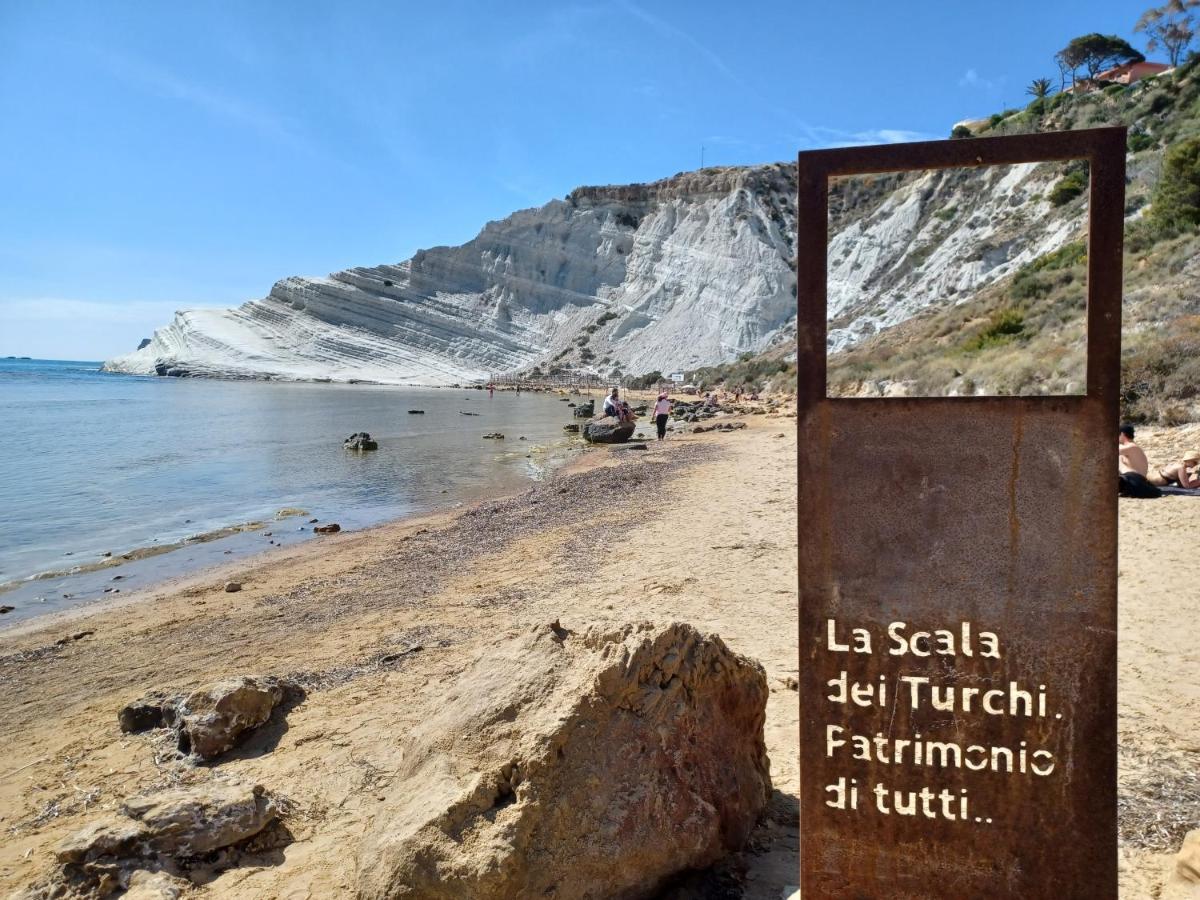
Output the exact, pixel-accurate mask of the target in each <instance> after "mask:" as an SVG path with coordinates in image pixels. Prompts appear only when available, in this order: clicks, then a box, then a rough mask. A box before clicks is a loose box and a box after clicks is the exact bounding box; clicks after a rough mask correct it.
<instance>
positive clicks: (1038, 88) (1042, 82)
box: [1025, 78, 1054, 100]
mask: <svg viewBox="0 0 1200 900" xmlns="http://www.w3.org/2000/svg"><path fill="white" fill-rule="evenodd" d="M1052 90H1054V85H1053V84H1052V83H1051V81H1050V79H1049V78H1035V79H1033V81H1031V82H1029V87H1027V88H1025V93H1027V94H1029V95H1030V96H1031V97H1036V98H1037V99H1038V100H1043V99H1045V98H1046V97H1048V96H1050V92H1051V91H1052Z"/></svg>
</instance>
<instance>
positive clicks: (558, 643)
mask: <svg viewBox="0 0 1200 900" xmlns="http://www.w3.org/2000/svg"><path fill="white" fill-rule="evenodd" d="M766 701H767V683H766V677H765V675H764V673H763V670H762V667H761V666H759V665H758V664H757V663H756V662H753V661H751V660H749V659H746V658H745V657H741V656H738V655H737V654H735V653H732V652H731V651H730V650H729V649H728V648H727V647H726V646H725V645H724V643H723V642H722V641H721V639H720V638H718V637H716V636H713V635H709V636H705V635H702V634H700V633H699V632H697V631H696V630H695V629H694V628H692V627H691V626H689V625H683V624H674V625H668V626H660V625H650V624H640V625H629V626H625V627H623V628H621V629H618V630H615V631H609V632H604V631H599V630H593V631H589V632H587V633H585V634H578V635H577V634H572V633H570V632H568V631H567V630H566V629H563V628H561V627H560V626H559V625H558V623H554V624H553V625H546V626H540V627H538V628H535V629H533V630H532V631H530V632H527V633H525V634H523V635H520V636H518V637H517V638H515V639H512V640H510V641H507V642H504V643H501V644H499V645H498V646H497V647H495V648H494V649H492V650H491V651H489V652H488V654H487V655H486V656H485V657H484V658H483V659H481V660H480V661H479V662H478V663H477V664H476V665H475V666H474V667H473V668H471V669H469V670H468V671H467V672H466V673H465V674H464V675H463V676H462V677H461V678H460V680H459V681H458V682H457V684H456V685H455V686H454V687H453V688H452V689H451V692H450V694H449V695H448V696H447V698H446V702H445V703H444V705H443V708H442V711H441V712H440V713H438V714H437V715H435V716H434V717H433V718H431V719H429V720H428V721H426V722H425V723H424V724H423V725H421V726H420V727H419V728H418V730H417V731H416V733H415V734H414V735H412V737H411V743H410V745H409V747H408V748H406V753H405V757H404V758H405V764H404V768H403V770H402V771H401V772H400V774H399V776H398V778H397V780H396V781H395V782H394V783H393V784H392V786H391V787H390V788H389V791H388V794H389V797H388V800H387V801H386V802H385V804H384V806H385V809H384V810H383V811H381V812H380V813H379V814H378V815H376V817H375V820H374V826H373V832H372V833H371V834H370V835H369V836H368V838H367V840H366V842H365V844H364V846H363V847H362V849H361V850H360V853H359V882H358V889H357V890H358V896H359V897H360V898H363V900H384V898H388V900H390V898H401V897H403V898H413V900H415V898H430V900H433V898H436V900H443V898H444V900H450V898H459V897H472V898H475V900H500V898H511V897H544V896H553V897H555V898H557V900H573V898H579V900H582V898H590V897H596V898H598V897H621V898H641V897H651V896H654V894H655V892H656V891H657V890H659V889H660V888H661V886H662V885H663V883H664V882H665V881H666V880H667V879H669V878H670V877H671V876H673V875H675V874H677V873H679V872H683V871H685V870H689V869H695V868H701V867H705V866H709V865H711V864H713V863H715V862H716V861H717V860H719V859H721V858H722V857H723V856H725V855H726V854H728V853H730V852H732V851H735V850H737V849H738V848H740V847H741V846H742V844H743V843H744V841H745V840H746V838H747V837H748V835H749V834H750V831H751V829H752V828H753V826H754V824H755V822H756V821H757V819H758V817H759V815H760V813H761V812H762V810H763V809H764V807H765V806H766V803H767V799H768V797H769V794H770V789H771V782H770V776H769V774H768V772H769V763H768V760H767V755H766V747H765V743H764V739H763V723H764V721H765V716H766Z"/></svg>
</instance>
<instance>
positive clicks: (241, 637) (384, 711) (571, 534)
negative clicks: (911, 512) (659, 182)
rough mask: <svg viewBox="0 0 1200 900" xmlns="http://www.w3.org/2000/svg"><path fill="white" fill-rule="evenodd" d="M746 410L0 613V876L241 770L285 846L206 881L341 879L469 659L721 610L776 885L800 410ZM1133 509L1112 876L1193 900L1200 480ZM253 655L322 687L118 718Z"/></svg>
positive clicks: (763, 859) (756, 852) (787, 804)
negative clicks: (78, 835)
mask: <svg viewBox="0 0 1200 900" xmlns="http://www.w3.org/2000/svg"><path fill="white" fill-rule="evenodd" d="M745 422H746V424H747V427H746V428H745V429H744V430H741V431H735V432H731V433H705V434H696V435H690V434H689V435H683V436H674V437H672V438H671V439H670V440H668V441H667V442H665V443H663V444H660V445H656V444H654V443H653V442H651V444H650V448H649V450H647V451H645V452H637V451H625V450H623V451H612V450H605V449H601V450H596V451H595V452H592V453H588V454H585V455H584V456H583V457H582V458H581V459H580V460H578V461H576V462H575V463H574V464H572V465H571V466H570V467H569V468H568V469H567V470H565V471H563V472H561V473H559V474H558V475H556V476H555V477H553V478H552V479H550V480H549V481H547V482H545V483H543V484H540V485H537V486H535V487H534V488H532V489H530V490H529V491H527V492H525V493H523V494H521V495H519V496H517V497H513V498H509V499H504V500H492V501H487V502H484V503H482V504H478V505H476V506H474V507H472V508H470V509H468V510H467V511H465V512H456V513H453V514H451V513H447V514H441V515H433V516H427V517H424V518H421V519H417V520H410V521H404V522H399V523H395V524H392V525H387V526H382V527H379V528H375V529H371V530H368V531H364V532H359V533H351V534H342V535H335V536H331V537H329V538H324V539H322V540H321V541H319V542H314V543H309V544H305V545H302V546H297V547H290V548H286V549H283V550H280V551H276V552H273V553H270V554H266V555H264V556H262V557H259V558H258V559H257V560H256V561H255V562H253V563H252V564H250V565H246V564H245V563H243V564H241V565H240V566H239V567H237V568H236V569H224V570H220V571H209V572H206V573H203V574H202V575H199V576H194V577H191V578H189V579H188V580H186V581H181V582H178V583H175V584H172V585H166V586H161V587H160V588H159V589H158V590H153V591H149V592H146V593H145V594H142V595H140V596H138V597H128V598H125V599H123V600H122V601H121V602H120V603H112V604H108V605H105V606H98V607H92V608H87V609H84V610H80V611H77V612H74V613H71V614H67V615H60V616H58V617H55V618H47V619H43V620H35V621H33V622H29V623H24V624H21V625H19V626H17V627H13V628H9V629H7V630H5V631H3V632H0V679H2V683H3V685H4V687H5V690H4V691H3V692H0V746H4V747H5V748H6V750H7V752H6V753H5V754H4V760H3V766H2V767H0V828H2V829H3V833H4V840H3V841H2V842H0V887H3V888H4V889H5V891H6V892H7V891H11V890H16V889H20V888H23V887H25V886H27V885H30V884H33V883H35V882H37V881H38V880H39V879H41V878H42V877H44V876H45V875H46V874H47V873H48V872H49V871H50V870H51V868H52V867H53V857H52V850H53V847H54V846H55V844H56V843H57V842H58V841H60V840H61V839H62V838H64V837H65V836H67V835H69V834H71V833H73V832H74V831H76V830H78V829H79V828H80V827H82V826H83V825H84V824H86V823H87V822H89V821H90V820H91V819H92V818H94V817H95V816H96V814H97V813H99V812H100V811H103V810H108V809H113V808H115V807H116V806H117V804H118V803H119V802H120V801H121V800H123V799H124V798H126V797H129V796H131V795H134V794H137V793H140V792H144V791H149V790H152V789H155V788H160V787H164V786H168V785H177V784H192V783H200V782H204V781H207V780H211V779H214V778H223V777H228V776H230V775H235V776H240V777H243V778H245V779H246V780H248V781H252V782H257V783H259V784H262V785H264V786H266V787H268V788H269V789H270V790H271V791H272V792H273V793H275V794H277V795H279V796H281V797H283V798H286V809H287V812H286V815H285V818H284V821H285V825H286V829H287V831H288V833H289V834H290V836H291V843H289V844H287V845H286V846H284V847H282V848H277V849H273V850H270V851H265V852H264V853H263V854H261V856H260V857H259V858H256V859H251V860H247V861H246V862H245V864H243V865H241V866H239V867H237V868H233V869H230V870H228V871H225V872H223V873H221V874H220V875H219V876H217V877H215V879H214V880H212V881H211V882H210V883H207V884H201V885H200V886H199V887H198V888H197V889H196V891H195V893H194V894H190V896H202V897H230V898H234V897H238V898H260V897H288V898H306V897H311V898H323V897H336V896H345V895H347V894H348V893H349V892H350V891H351V890H352V887H353V885H354V879H355V853H356V849H357V847H358V846H359V844H360V841H361V839H362V836H363V834H364V832H365V831H366V830H367V829H368V828H369V827H370V825H371V823H372V820H373V817H374V816H375V815H376V814H377V812H378V805H377V799H379V796H378V795H379V794H380V793H381V790H382V788H383V787H384V786H385V785H387V784H388V783H389V779H390V777H391V773H392V772H393V771H394V770H395V769H396V768H397V764H398V762H399V759H400V757H401V755H402V753H403V749H402V748H403V741H404V735H405V733H406V730H407V729H408V728H409V726H411V725H412V724H414V723H416V722H418V721H421V720H422V719H423V718H425V717H427V716H428V715H429V714H430V712H431V710H434V709H436V708H437V706H438V704H439V703H440V702H441V701H442V698H443V697H444V696H445V693H446V689H447V686H448V685H449V684H450V683H451V682H452V680H453V679H454V678H455V676H456V675H457V674H459V673H461V672H462V671H463V670H464V669H465V668H466V667H467V666H469V665H470V664H471V663H472V662H473V661H474V660H476V659H477V658H478V657H479V656H480V654H482V653H483V652H484V651H485V650H486V648H487V647H488V646H489V645H491V644H492V643H493V642H495V641H496V640H497V638H499V637H500V636H503V635H507V634H510V633H513V632H516V631H518V630H521V629H524V628H527V627H529V626H531V625H534V624H540V623H547V622H553V621H555V620H558V621H560V622H561V623H562V624H563V625H564V626H565V627H567V628H570V629H576V628H584V627H587V626H589V625H592V624H612V623H621V622H628V621H634V620H642V619H649V620H655V621H662V622H668V621H684V622H689V623H691V624H693V625H695V626H696V627H697V628H699V629H700V630H702V631H706V632H715V633H718V634H720V635H721V637H722V638H723V639H724V640H725V641H726V643H727V644H728V645H729V646H730V647H731V648H732V649H733V650H735V651H737V652H738V653H742V654H745V655H747V656H750V657H753V658H755V659H757V660H759V661H760V662H761V663H762V665H763V667H764V668H765V670H766V674H767V678H768V681H769V684H770V689H771V694H770V700H769V703H768V709H767V726H766V740H767V748H768V751H769V754H770V758H771V777H772V781H773V783H774V787H775V793H774V797H773V800H772V802H771V804H770V805H769V807H768V812H767V816H766V818H765V820H764V821H763V823H762V824H761V825H760V827H759V829H758V830H757V832H756V833H755V835H754V837H753V838H752V840H751V842H750V847H749V848H748V849H747V850H746V851H745V852H744V853H743V854H742V855H741V856H740V858H738V859H736V860H734V861H732V862H731V864H730V866H729V871H730V872H731V873H732V874H733V875H734V876H735V877H736V879H737V880H738V881H739V882H741V884H743V885H744V896H746V897H749V898H755V900H768V898H770V900H777V898H779V897H781V896H783V893H784V890H785V888H787V887H789V886H791V885H794V884H796V881H797V874H798V827H797V825H798V823H797V806H796V800H795V797H796V791H797V787H798V771H797V766H796V736H797V713H798V703H797V694H796V693H795V690H794V685H795V682H794V680H792V679H794V677H795V675H796V665H797V661H796V656H797V650H796V647H797V635H796V603H797V598H796V543H795V534H796V527H797V511H796V501H795V498H796V471H795V463H794V461H795V458H796V433H795V419H794V418H792V417H791V416H790V415H787V414H786V413H785V414H769V415H765V416H763V415H759V416H746V417H745ZM1189 441H1191V442H1193V443H1196V442H1200V438H1198V437H1197V435H1196V429H1194V428H1193V429H1191V432H1190V433H1189V431H1188V430H1184V429H1176V430H1161V431H1158V432H1150V431H1147V434H1146V437H1145V439H1144V446H1146V448H1147V450H1148V452H1149V453H1150V456H1151V458H1152V459H1153V460H1157V459H1158V458H1159V457H1160V456H1164V457H1165V456H1166V455H1168V454H1169V453H1170V452H1173V451H1174V449H1177V448H1178V447H1179V446H1182V445H1183V444H1185V443H1187V442H1189ZM1120 516H1121V560H1120V569H1121V572H1120V591H1121V593H1120V598H1121V636H1120V677H1121V709H1120V716H1121V720H1120V735H1121V742H1122V747H1121V764H1122V770H1121V803H1122V837H1123V847H1122V873H1121V883H1122V896H1123V897H1129V898H1135V897H1136V898H1141V897H1164V898H1170V897H1179V896H1185V895H1183V894H1180V893H1177V892H1176V889H1174V888H1171V887H1168V886H1167V883H1168V879H1169V876H1170V872H1171V869H1172V866H1173V857H1174V853H1175V851H1176V850H1177V849H1178V846H1179V842H1180V841H1181V840H1182V837H1183V833H1184V831H1186V830H1187V828H1188V827H1193V828H1194V827H1197V825H1198V824H1200V822H1197V819H1200V778H1198V775H1197V770H1198V768H1200V766H1198V764H1197V760H1198V757H1197V754H1198V753H1200V684H1198V683H1197V680H1196V673H1197V672H1200V650H1198V649H1197V646H1196V641H1195V627H1194V623H1195V622H1196V621H1197V620H1198V619H1200V592H1198V591H1197V590H1196V588H1195V585H1196V583H1197V577H1198V576H1200V557H1197V555H1196V553H1195V549H1194V540H1193V538H1194V535H1196V534H1197V533H1200V531H1198V529H1200V500H1196V499H1193V498H1182V497H1166V498H1163V499H1161V500H1157V501H1152V502H1149V501H1123V502H1122V503H1121V505H1120ZM230 579H235V580H238V581H240V582H242V583H243V585H244V587H243V589H242V590H241V591H240V592H238V593H226V592H225V591H224V589H223V586H224V583H225V581H227V580H230ZM242 673H246V674H264V675H268V674H269V675H286V676H288V677H290V678H293V679H295V680H296V681H297V682H299V683H300V684H301V685H302V686H303V687H304V689H305V690H306V691H307V696H306V697H305V698H304V699H303V701H302V702H300V703H299V704H298V705H296V706H294V708H291V709H290V710H289V711H288V713H287V715H286V719H284V718H283V717H279V718H277V719H275V720H272V722H271V723H269V724H268V725H267V726H265V727H264V728H263V729H260V731H259V732H258V733H256V734H255V735H254V736H253V737H252V738H251V739H250V740H249V742H248V743H246V744H244V745H243V746H242V747H240V748H238V749H236V750H234V751H232V752H231V753H230V754H228V755H227V756H226V757H225V758H223V759H222V761H221V763H220V765H219V766H215V767H208V766H195V765H192V764H190V763H186V762H181V761H179V760H178V759H176V758H175V756H174V753H173V747H172V746H170V744H169V743H168V741H167V738H166V737H165V734H164V733H163V732H149V733H146V734H140V735H126V734H122V733H121V731H120V730H119V729H118V727H117V719H116V713H117V710H118V709H120V707H121V706H122V705H123V704H125V703H127V702H128V701H130V700H132V699H133V698H135V697H137V696H139V695H140V694H142V693H144V692H145V691H147V690H149V689H152V688H163V689H167V690H183V689H186V688H190V687H193V686H195V685H198V684H200V683H203V682H205V681H209V680H212V679H215V678H219V677H222V676H226V675H231V674H242ZM714 896H716V894H714Z"/></svg>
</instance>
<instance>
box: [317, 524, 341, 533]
mask: <svg viewBox="0 0 1200 900" xmlns="http://www.w3.org/2000/svg"><path fill="white" fill-rule="evenodd" d="M341 530H342V526H341V525H339V524H338V523H337V522H330V523H329V524H328V525H318V526H317V527H316V528H314V529H313V532H314V533H316V534H337V533H338V532H339V531H341Z"/></svg>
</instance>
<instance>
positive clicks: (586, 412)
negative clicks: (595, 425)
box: [571, 400, 596, 419]
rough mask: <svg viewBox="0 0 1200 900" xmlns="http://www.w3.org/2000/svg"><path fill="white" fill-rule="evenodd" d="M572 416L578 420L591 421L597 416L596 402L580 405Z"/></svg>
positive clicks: (590, 401)
mask: <svg viewBox="0 0 1200 900" xmlns="http://www.w3.org/2000/svg"><path fill="white" fill-rule="evenodd" d="M571 414H572V415H573V416H574V417H575V418H577V419H590V418H591V417H592V416H594V415H596V401H595V400H589V401H588V402H587V403H580V404H579V405H578V406H576V407H575V409H574V410H573V411H572V413H571Z"/></svg>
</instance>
